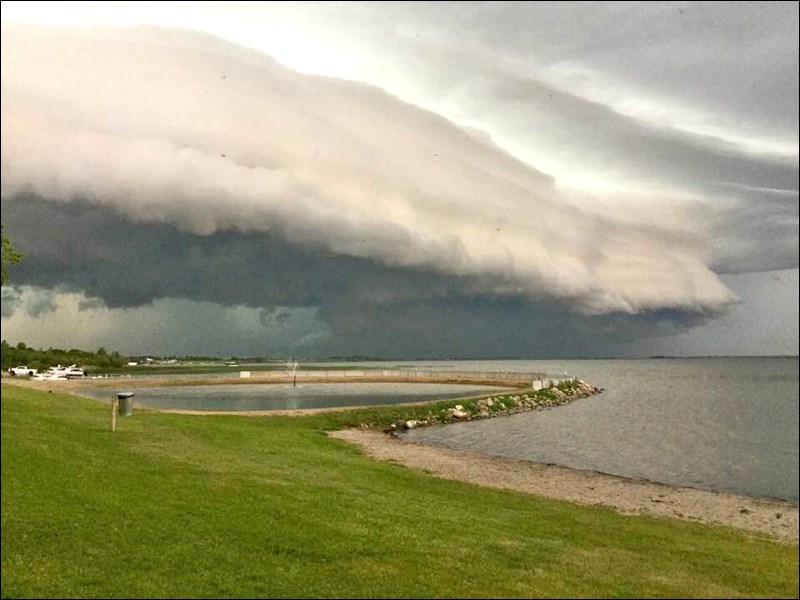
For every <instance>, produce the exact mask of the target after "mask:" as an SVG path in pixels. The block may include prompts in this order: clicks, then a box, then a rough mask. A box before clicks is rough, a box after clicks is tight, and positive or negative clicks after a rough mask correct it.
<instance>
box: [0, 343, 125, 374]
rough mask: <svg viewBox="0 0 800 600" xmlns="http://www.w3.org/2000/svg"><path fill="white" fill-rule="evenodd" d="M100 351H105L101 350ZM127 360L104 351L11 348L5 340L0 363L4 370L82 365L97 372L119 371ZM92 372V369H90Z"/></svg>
mask: <svg viewBox="0 0 800 600" xmlns="http://www.w3.org/2000/svg"><path fill="white" fill-rule="evenodd" d="M100 350H103V349H102V348H100ZM125 362H126V360H125V359H124V358H123V357H122V356H120V354H119V353H118V352H112V353H111V354H108V353H106V352H105V351H103V352H102V353H99V351H98V352H89V351H86V350H77V349H75V348H73V349H70V350H62V349H61V348H48V349H47V350H36V349H34V348H29V347H28V346H27V345H26V344H25V343H24V342H20V343H18V344H17V345H16V346H11V345H10V344H9V343H8V342H6V341H5V340H3V341H2V345H1V348H0V363H2V366H0V368H2V369H3V370H5V369H8V368H10V367H16V366H18V365H25V366H27V367H33V368H34V369H47V368H48V367H52V366H55V365H72V364H76V365H80V366H82V367H94V368H95V369H97V370H108V369H119V368H121V367H122V366H123V365H125ZM89 370H92V369H89Z"/></svg>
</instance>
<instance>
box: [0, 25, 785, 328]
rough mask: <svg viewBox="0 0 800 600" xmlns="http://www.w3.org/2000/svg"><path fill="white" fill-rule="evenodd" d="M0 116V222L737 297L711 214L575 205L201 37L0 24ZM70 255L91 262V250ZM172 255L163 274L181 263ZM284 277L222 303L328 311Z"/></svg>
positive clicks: (411, 268)
mask: <svg viewBox="0 0 800 600" xmlns="http://www.w3.org/2000/svg"><path fill="white" fill-rule="evenodd" d="M509 93H511V92H509ZM514 93H521V89H520V90H518V91H516V92H514ZM2 111H3V115H2V116H3V123H4V127H3V131H2V175H3V177H2V185H3V190H2V191H3V204H4V208H3V210H4V222H5V219H6V213H7V212H8V211H16V210H17V208H16V207H17V206H25V203H26V202H30V199H31V198H34V197H35V198H39V199H42V198H43V199H46V200H47V201H58V202H72V203H74V202H76V201H78V200H80V202H82V203H84V204H88V205H94V206H102V207H106V208H108V209H109V210H110V211H111V213H113V214H117V215H121V216H122V217H124V219H127V220H129V221H131V222H134V223H143V224H154V225H159V224H160V225H163V226H166V227H170V228H172V229H173V230H174V231H175V232H177V233H175V235H187V236H193V237H194V238H196V239H200V238H203V237H205V238H207V239H211V240H216V239H220V236H221V237H222V238H224V237H225V236H229V237H230V238H231V239H232V238H233V237H235V236H242V235H244V236H248V237H250V236H252V239H259V240H261V242H259V243H261V244H263V245H264V246H266V247H269V246H270V243H271V242H270V240H276V239H279V240H280V241H281V247H282V248H283V247H285V248H295V249H296V250H294V252H295V253H297V255H299V256H308V257H312V256H313V257H314V259H313V260H312V259H310V258H309V259H308V260H309V262H313V263H314V265H315V268H316V270H317V271H320V272H321V273H322V274H323V275H324V274H326V273H330V271H328V270H327V267H326V260H328V259H329V260H330V261H332V262H335V263H336V264H340V263H342V264H343V263H346V261H347V260H348V259H355V260H357V261H358V264H359V265H362V266H363V265H371V267H372V268H373V269H374V270H375V272H376V273H377V272H381V273H383V272H389V273H393V274H396V273H403V274H406V277H405V279H407V280H409V287H410V289H412V290H417V289H420V288H424V289H425V290H428V291H426V292H425V294H428V293H429V290H430V289H437V288H440V287H441V285H446V284H441V285H440V284H438V283H436V284H430V285H428V284H427V283H426V284H424V285H419V284H413V283H411V281H414V280H417V279H419V278H422V280H424V281H426V282H428V281H432V280H435V279H436V278H437V277H441V278H442V281H445V282H448V281H450V282H452V281H456V282H459V283H458V285H457V286H456V288H458V289H459V292H458V293H459V294H462V293H465V294H467V295H468V297H478V296H479V297H482V298H494V299H502V298H512V299H517V298H520V299H523V300H524V301H527V302H532V301H550V300H557V301H559V302H562V303H565V304H566V305H567V306H569V307H571V308H573V309H575V310H578V311H581V312H584V313H588V314H600V313H608V312H624V313H638V312H641V311H648V310H651V311H652V310H660V309H681V310H688V311H698V312H701V313H702V312H705V311H709V310H712V311H713V310H716V309H719V308H721V307H724V306H725V305H726V304H727V303H729V302H731V301H732V300H733V295H732V294H731V293H730V292H729V291H728V290H727V289H726V288H725V286H724V285H723V284H722V283H721V282H720V280H719V279H718V277H717V276H716V275H715V274H714V273H713V272H712V271H711V269H710V265H711V262H712V260H713V256H712V255H713V250H712V248H711V247H710V244H709V243H708V235H709V227H710V226H711V224H712V221H713V219H710V218H709V219H700V218H698V215H699V214H700V213H701V212H702V210H704V208H703V206H701V205H698V204H697V203H695V202H693V201H692V200H690V199H689V200H687V199H685V198H684V199H679V198H668V199H667V201H665V199H664V198H663V197H662V198H657V199H650V198H644V197H632V198H625V199H619V201H620V202H622V201H623V200H624V202H622V204H620V202H617V199H616V198H614V199H603V198H600V199H599V200H598V202H594V201H595V200H597V199H596V198H593V197H588V196H581V195H576V194H575V193H571V194H569V195H567V194H565V193H564V192H562V191H560V190H559V189H558V187H557V182H555V181H554V180H553V178H552V177H550V176H548V175H546V174H543V173H541V172H539V171H536V170H535V169H533V168H531V167H530V166H528V165H526V164H525V163H522V162H521V161H519V160H517V159H515V158H514V157H512V156H511V155H509V154H508V153H507V152H505V151H503V150H501V149H500V148H498V147H497V146H495V145H494V144H492V143H491V141H488V140H486V139H485V136H481V135H478V134H476V133H475V132H472V131H469V130H465V129H463V128H460V127H457V126H455V125H453V124H452V123H450V122H448V121H446V120H445V119H443V118H441V117H439V116H437V115H435V114H433V113H430V112H427V111H424V110H421V109H419V108H416V107H414V106H411V105H409V104H406V103H403V102H401V101H399V100H397V99H396V98H393V97H391V96H389V95H388V94H386V93H384V92H382V91H380V90H378V89H375V88H372V87H369V86H366V85H363V84H358V83H352V82H344V81H340V80H335V79H326V78H320V77H311V76H307V75H300V74H297V73H295V72H293V71H290V70H288V69H286V68H284V67H282V66H280V65H279V64H277V63H275V62H274V61H272V60H270V59H269V58H267V57H265V56H264V55H262V54H259V53H256V52H254V51H249V50H246V49H243V48H241V47H237V46H234V45H231V44H229V43H226V42H223V41H221V40H218V39H215V38H212V37H209V36H206V35H202V34H197V33H190V32H185V31H172V30H162V29H155V28H130V29H128V28H106V29H92V30H88V29H74V30H70V29H58V30H53V29H47V28H23V27H17V26H14V27H6V26H4V29H3V65H2ZM612 117H613V115H609V116H608V118H612ZM530 134H531V135H535V132H530ZM677 151H678V150H676V152H677ZM731 168H733V169H736V170H738V171H742V170H744V169H745V167H744V166H742V165H739V166H738V167H736V165H735V164H733V166H732V167H731ZM770 168H773V170H775V169H777V170H776V171H775V174H774V176H772V175H770V173H771V171H769V169H767V170H766V171H761V170H760V171H759V173H763V172H766V175H763V176H761V175H760V178H759V179H758V183H759V184H762V186H763V185H767V184H768V183H769V181H771V180H772V179H775V180H776V181H778V182H779V183H780V184H781V185H783V182H784V179H786V178H787V177H789V178H791V168H790V169H789V171H788V172H786V168H785V167H783V166H780V165H778V166H775V167H770ZM781 169H783V170H781ZM787 173H788V174H787ZM795 173H796V171H795ZM762 179H763V180H764V181H762ZM741 185H744V184H741ZM611 200H613V202H612V201H611ZM590 202H592V208H587V205H588V203H590ZM604 202H605V203H606V205H608V206H609V210H608V211H598V210H597V206H602V204H603V203H604ZM612 205H613V206H612ZM621 205H622V206H625V207H627V208H626V209H625V210H621V209H620V208H619V207H620V206H621ZM629 208H633V210H628V209H629ZM23 210H24V209H23ZM111 213H103V215H107V214H111ZM56 214H63V211H57V212H56ZM86 214H90V213H86ZM45 218H46V217H45ZM87 218H89V217H87ZM105 218H107V216H104V217H103V219H105ZM715 218H716V217H715ZM730 226H732V227H735V225H730ZM132 231H138V230H136V229H134V230H132ZM148 231H151V230H148ZM181 232H183V233H181ZM234 234H235V235H234ZM789 234H790V235H791V232H789ZM87 235H88V236H89V237H88V238H83V239H84V240H87V239H88V240H91V239H92V237H93V235H94V237H95V238H97V237H100V238H102V237H103V234H102V233H96V234H93V235H92V234H87ZM215 236H216V237H215ZM795 242H796V239H795ZM45 245H46V244H45ZM78 246H79V245H78V244H76V245H75V247H74V248H72V249H71V251H72V252H73V253H74V255H75V256H80V255H84V256H86V255H87V253H88V252H90V251H91V247H92V243H91V242H90V243H89V248H88V249H87V248H83V247H78ZM97 246H98V254H99V255H102V252H103V251H104V250H103V249H104V248H106V247H107V246H106V245H105V244H101V243H99V242H98V243H97ZM190 246H191V245H190ZM251 249H252V248H251ZM173 250H174V249H173V248H170V249H169V251H165V252H164V254H163V256H164V257H165V260H166V261H170V260H175V259H174V258H173V257H175V256H180V255H181V251H180V250H178V251H177V254H171V253H172V252H173ZM185 252H186V251H185V250H184V253H185ZM262 252H263V253H262ZM38 253H43V251H42V250H39V249H37V250H35V251H32V255H34V254H38ZM288 255H290V256H292V252H288ZM320 255H321V256H322V258H319V257H320ZM167 257H170V258H167ZM325 257H328V258H327V259H326V258H325ZM31 258H33V256H32V257H31ZM246 261H247V262H244V261H243V262H242V263H240V264H242V265H245V264H246V265H248V266H246V267H245V268H243V269H242V270H243V271H244V272H249V271H250V270H251V267H250V265H251V264H253V263H255V264H258V263H259V261H260V262H263V263H272V262H273V261H272V259H271V258H270V255H269V251H268V250H265V249H263V248H261V249H259V250H258V251H256V252H255V253H254V254H252V255H248V256H247V257H246ZM79 262H80V261H79ZM378 266H380V267H381V268H378ZM197 268H200V267H199V266H198V267H197ZM385 268H388V269H389V270H388V271H384V269H385ZM293 273H296V270H295V271H293ZM31 276H33V275H31ZM51 276H52V278H53V280H54V281H53V282H51V283H55V280H57V279H58V278H59V273H58V271H56V272H54V273H53V274H52V275H51ZM37 277H40V278H41V277H44V275H42V274H39V275H37ZM359 277H360V275H359ZM330 278H331V277H329V279H330ZM109 279H110V280H111V281H112V282H113V281H114V278H113V277H111V276H109ZM322 279H323V280H325V277H324V276H323V277H322ZM333 279H335V278H333ZM357 279H358V278H352V279H349V280H347V279H342V280H341V281H355V280H357ZM358 280H359V281H360V279H358ZM462 280H463V281H462ZM178 281H181V278H178ZM184 283H185V285H187V286H188V285H190V284H189V283H186V282H184ZM281 283H282V285H278V286H275V288H270V289H269V290H264V289H260V288H259V285H258V283H254V282H252V281H249V280H248V279H246V278H245V277H241V278H240V279H239V280H238V281H237V283H231V284H230V285H227V286H219V289H220V290H225V291H224V292H222V291H220V294H222V295H223V296H225V297H224V298H220V300H221V301H223V302H227V303H231V304H235V303H237V302H238V303H247V304H251V305H255V304H258V303H259V302H260V303H261V305H262V306H273V305H276V304H279V303H282V302H283V300H281V299H280V298H284V299H285V298H288V297H291V301H292V302H295V303H298V304H300V305H311V304H314V303H318V304H321V300H320V298H321V296H323V295H324V292H323V291H321V290H322V289H323V288H324V284H320V286H321V287H320V288H319V289H317V290H316V291H313V290H311V289H309V290H307V291H306V294H307V295H306V296H303V295H302V294H301V295H300V297H295V296H294V294H292V293H287V292H285V289H291V288H292V285H293V283H292V278H291V277H287V278H286V280H285V281H282V282H281ZM334 284H335V282H334ZM81 285H88V284H85V283H82V284H81ZM332 285H333V284H332ZM348 285H349V284H348ZM98 286H101V287H104V288H108V287H109V284H108V282H103V284H102V285H101V284H99V283H98ZM174 286H175V282H170V281H168V280H167V278H166V277H157V276H154V279H153V282H152V285H151V286H150V287H147V286H145V287H144V288H141V289H140V290H139V291H138V292H137V291H134V290H130V289H125V286H124V285H123V286H122V289H121V290H119V292H118V293H117V294H116V295H115V292H114V290H110V289H104V291H103V292H102V293H99V292H98V295H100V296H101V297H102V298H103V300H104V301H106V302H107V303H109V304H110V305H115V304H124V303H125V302H128V303H135V302H137V301H139V302H147V301H150V300H151V299H152V298H153V297H162V296H167V295H170V294H172V293H173V292H172V291H170V290H172V288H173V287H174ZM308 287H309V288H312V287H313V286H308ZM363 287H364V293H365V294H368V295H369V294H370V293H376V292H375V291H374V290H375V288H373V287H371V286H363ZM253 288H257V291H253ZM402 289H403V288H402V286H393V289H392V291H391V294H399V293H406V294H408V293H409V292H402V291H401V290H402ZM464 290H467V291H466V292H465V291H464ZM180 293H181V294H185V295H186V296H187V297H190V296H191V295H192V294H196V293H198V292H197V290H192V289H188V290H184V291H181V292H180ZM251 293H252V294H253V295H254V297H252V298H251V297H249V294H251ZM387 293H389V292H387ZM259 295H261V298H260V300H259V299H258V296H259ZM273 296H277V297H278V298H277V299H276V298H274V297H273ZM284 303H285V302H284Z"/></svg>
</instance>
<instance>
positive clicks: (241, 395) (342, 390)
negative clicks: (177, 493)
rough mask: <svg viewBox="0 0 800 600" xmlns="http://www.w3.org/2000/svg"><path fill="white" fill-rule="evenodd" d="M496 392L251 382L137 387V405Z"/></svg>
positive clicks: (295, 402)
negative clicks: (294, 385)
mask: <svg viewBox="0 0 800 600" xmlns="http://www.w3.org/2000/svg"><path fill="white" fill-rule="evenodd" d="M493 389H497V388H491V387H487V386H480V385H445V384H434V383H414V384H408V383H335V384H330V383H304V384H297V387H293V386H292V385H291V384H280V383H273V384H264V383H261V384H258V383H253V384H250V383H247V384H236V385H202V386H173V387H170V386H165V387H152V388H137V389H136V390H135V396H134V401H135V405H136V406H149V407H152V408H165V409H192V410H279V409H298V408H331V407H335V406H369V405H376V404H398V403H401V402H423V401H426V400H436V399H442V398H458V397H461V396H469V395H478V394H486V393H490V392H491V391H492V390H493ZM80 393H81V394H82V395H85V396H90V397H93V398H98V399H100V400H105V399H107V398H108V397H110V394H111V392H109V391H107V390H98V389H96V388H95V389H85V390H81V392H80Z"/></svg>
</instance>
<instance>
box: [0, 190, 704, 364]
mask: <svg viewBox="0 0 800 600" xmlns="http://www.w3.org/2000/svg"><path fill="white" fill-rule="evenodd" d="M2 218H3V222H4V223H5V224H6V226H7V227H8V228H9V229H10V230H13V231H14V235H15V242H16V243H17V245H18V246H19V247H20V248H24V249H25V251H26V254H27V256H26V260H25V261H23V262H22V263H20V264H19V265H16V266H15V267H14V273H13V279H14V282H15V284H16V285H23V286H33V290H40V291H35V292H29V294H34V297H39V296H42V297H43V298H44V297H47V298H49V299H50V301H51V302H52V297H53V294H52V292H47V290H49V289H59V290H61V291H67V290H73V291H77V292H81V293H83V294H86V296H87V298H85V299H83V300H81V302H80V303H79V308H78V309H79V310H85V311H92V310H99V308H100V306H101V305H104V306H106V307H108V308H110V309H121V308H133V307H137V306H142V305H151V304H153V303H154V302H156V301H157V300H158V299H160V298H176V299H177V298H185V299H191V300H192V301H195V302H210V303H215V304H217V305H221V306H230V307H235V306H249V307H253V308H259V309H260V310H259V312H258V321H259V322H260V324H261V326H262V327H275V326H285V325H286V324H287V323H288V322H290V321H291V314H292V313H291V311H290V310H289V307H309V308H314V309H316V318H317V320H318V322H319V326H318V330H317V331H312V332H309V333H306V334H304V335H303V336H302V337H300V338H297V339H294V340H293V341H289V342H287V341H283V342H281V344H282V346H281V347H282V348H284V349H285V350H286V351H287V352H288V351H290V349H291V345H293V346H294V348H295V352H300V353H302V354H304V355H306V356H327V355H342V354H348V353H350V352H352V349H353V348H358V349H359V352H360V353H367V354H371V355H375V356H382V357H389V358H397V357H402V356H427V357H444V356H462V357H474V356H486V357H491V356H495V357H502V356H534V355H535V356H546V355H550V356H563V355H573V356H574V355H587V356H588V355H606V354H610V353H612V351H613V350H612V349H613V348H614V347H615V345H617V344H619V343H623V342H629V341H631V340H633V339H638V338H641V337H642V336H647V335H654V334H657V333H664V332H665V331H681V330H683V329H685V328H686V327H689V326H691V325H693V324H696V323H697V322H699V320H703V318H704V317H702V316H701V315H699V314H694V315H693V316H692V315H687V314H684V313H682V312H679V311H656V312H652V313H647V314H642V315H639V316H636V317H634V316H630V315H620V314H617V315H606V316H596V317H589V316H578V315H575V314H573V313H571V312H569V311H565V310H564V308H563V307H560V306H559V305H558V304H557V303H555V302H553V301H552V300H551V301H542V302H531V301H530V300H527V299H525V298H524V297H522V296H516V297H514V296H511V297H508V295H507V294H505V293H504V294H498V293H496V292H495V291H494V290H495V289H496V288H502V284H503V281H502V279H499V278H498V279H496V280H494V281H492V280H487V279H485V278H481V279H480V280H476V279H471V278H463V277H446V276H442V275H441V274H440V273H436V272H430V271H423V270H419V269H401V268H386V267H385V266H382V265H377V264H375V263H373V262H371V261H368V260H364V259H354V258H352V257H342V256H333V255H321V254H320V253H318V252H316V251H314V250H312V249H308V248H304V247H302V246H297V245H293V244H292V243H289V242H287V241H286V240H285V239H283V238H281V237H280V236H279V235H277V234H273V235H264V234H242V233H239V232H231V231H229V232H219V233H215V234H212V235H209V236H199V235H196V234H191V233H188V232H183V231H179V230H177V229H176V228H175V227H173V226H169V225H154V224H143V223H134V222H130V221H129V220H127V219H126V218H124V217H123V216H121V215H119V214H117V213H116V212H115V211H113V210H111V209H109V208H104V207H98V206H95V205H92V204H89V203H85V202H84V203H82V202H76V203H70V204H64V203H53V202H48V201H46V200H43V199H41V198H37V197H34V196H25V197H21V198H16V199H15V201H14V202H6V203H4V204H3V207H2ZM6 295H8V298H5V297H4V299H3V310H4V311H6V310H7V309H8V310H9V311H10V310H11V309H10V308H8V307H13V306H14V302H15V300H16V299H17V297H18V296H19V294H18V293H15V292H14V291H13V288H11V289H8V288H4V296H6ZM45 304H46V303H44V302H43V303H41V307H35V306H34V303H32V302H31V301H28V302H27V303H26V306H25V307H24V308H26V309H27V310H28V311H29V312H30V311H31V310H38V308H43V307H45ZM181 312H185V313H188V314H190V313H191V312H192V310H191V309H190V308H184V309H181ZM206 312H207V311H205V310H204V313H203V314H205V313H206ZM172 313H173V314H172V316H171V317H169V319H170V320H172V321H174V324H173V325H172V326H171V329H170V331H172V335H173V337H175V338H178V339H182V338H185V339H195V337H196V336H195V335H194V333H193V330H194V329H196V328H197V326H198V324H197V323H193V322H192V320H191V319H190V318H187V319H186V320H185V321H180V322H178V321H177V320H176V316H175V312H174V311H172ZM123 318H124V317H123ZM165 318H166V317H165ZM198 318H199V317H198ZM203 318H206V317H203ZM181 323H182V324H181ZM207 326H208V325H203V327H207ZM215 331H216V329H215ZM215 335H216V337H215V340H216V341H215V343H217V344H219V346H220V347H224V348H229V347H233V348H235V347H236V343H235V341H234V339H235V338H237V336H238V337H239V338H241V339H242V340H249V336H250V334H249V333H242V332H241V331H230V332H229V333H227V334H226V333H225V330H224V329H220V331H217V333H216V334H215ZM228 336H230V338H231V339H228ZM195 343H196V344H197V343H199V342H195ZM247 343H248V345H253V342H252V341H248V342H247ZM206 351H207V352H212V353H213V352H214V351H215V350H213V349H207V350H206ZM216 351H217V352H218V351H219V350H216ZM264 353H266V352H264Z"/></svg>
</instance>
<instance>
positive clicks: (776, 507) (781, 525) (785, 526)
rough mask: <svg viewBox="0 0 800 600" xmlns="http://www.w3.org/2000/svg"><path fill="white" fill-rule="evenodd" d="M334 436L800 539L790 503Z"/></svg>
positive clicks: (524, 487) (387, 454)
mask: <svg viewBox="0 0 800 600" xmlns="http://www.w3.org/2000/svg"><path fill="white" fill-rule="evenodd" d="M329 435H331V436H332V437H335V438H337V439H342V440H346V441H348V442H351V443H353V444H356V445H357V446H359V447H360V448H362V449H363V450H364V451H365V452H366V453H367V454H368V455H369V456H372V457H373V458H376V459H378V460H391V461H395V462H398V463H400V464H403V465H405V466H408V467H412V468H416V469H422V470H424V471H427V472H429V473H431V474H433V475H435V476H437V477H442V478H445V479H455V480H459V481H465V482H468V483H473V484H476V485H482V486H488V487H495V488H502V489H510V490H516V491H520V492H526V493H530V494H536V495H539V496H546V497H548V498H555V499H559V500H568V501H570V502H576V503H578V504H590V505H595V504H600V505H603V506H609V507H611V508H614V509H615V510H617V511H619V512H621V513H628V514H631V513H639V514H650V515H654V516H658V517H668V518H676V519H686V520H691V521H696V522H701V523H707V524H713V525H727V526H730V527H735V528H738V529H744V530H747V531H751V532H755V533H762V534H769V535H772V536H776V537H778V538H779V539H781V540H783V541H786V542H789V543H795V544H796V543H797V541H798V507H797V504H794V503H790V502H783V501H780V500H763V499H757V498H750V497H747V496H737V495H734V494H727V493H722V492H713V491H706V490H699V489H694V488H683V487H673V486H669V485H665V484H660V483H655V482H652V481H645V480H637V479H627V478H624V477H617V476H614V475H607V474H604V473H598V472H595V471H581V470H576V469H569V468H566V467H559V466H555V465H545V464H540V463H535V462H531V461H524V460H514V459H509V458H501V457H493V456H486V455H483V454H478V453H474V452H466V451H462V450H453V449H450V448H445V447H441V446H430V445H426V444H420V443H416V442H408V441H405V440H402V439H400V438H398V437H396V436H393V435H389V434H386V433H383V432H381V431H375V430H370V429H348V430H343V431H335V432H331V433H330V434H329Z"/></svg>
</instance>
